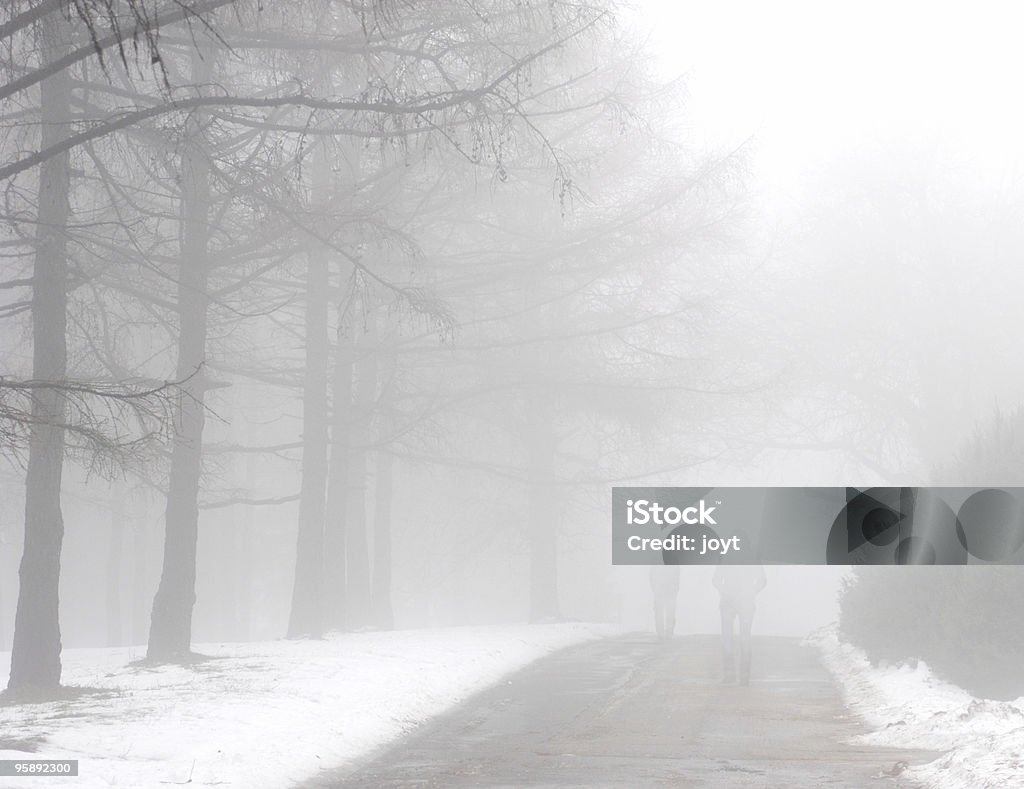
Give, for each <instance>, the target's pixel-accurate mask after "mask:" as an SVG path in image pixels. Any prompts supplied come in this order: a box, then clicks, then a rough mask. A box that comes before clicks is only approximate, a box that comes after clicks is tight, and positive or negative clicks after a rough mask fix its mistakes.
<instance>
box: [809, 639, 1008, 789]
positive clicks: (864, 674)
mask: <svg viewBox="0 0 1024 789" xmlns="http://www.w3.org/2000/svg"><path fill="white" fill-rule="evenodd" d="M810 641H811V642H812V643H813V644H814V645H815V646H817V647H818V648H819V649H821V651H822V655H823V658H824V662H825V665H826V666H827V667H828V668H829V670H830V671H832V673H833V674H834V675H835V676H836V678H837V679H838V681H839V683H840V686H841V688H842V690H843V695H844V697H845V700H846V703H847V705H848V706H849V707H850V708H851V709H852V710H853V711H854V712H856V713H857V714H859V715H860V716H861V717H862V718H863V719H864V720H865V721H866V722H867V723H868V724H869V725H870V726H871V727H872V729H874V731H873V732H872V733H870V734H867V735H864V736H863V737H862V738H861V739H862V740H863V742H865V743H869V744H875V745H885V746H893V747H902V748H922V749H926V750H935V751H943V752H944V755H942V756H940V757H939V758H937V759H936V760H935V761H933V762H930V763H929V764H925V765H922V766H920V767H914V768H911V769H910V770H908V771H907V772H906V773H905V775H906V776H908V777H910V778H911V779H912V780H915V781H917V782H918V783H920V784H921V785H922V786H924V787H927V788H928V789H953V788H955V789H967V788H968V787H969V788H970V789H988V788H989V787H991V788H992V789H995V787H999V788H1000V789H1003V788H1006V787H1024V697H1022V698H1020V699H1017V700H1016V701H988V700H982V699H976V698H974V697H973V696H971V695H970V694H969V693H967V692H966V691H965V690H963V689H961V688H959V687H956V686H954V685H950V684H948V683H946V682H943V681H941V680H939V679H937V678H936V677H935V676H933V675H932V673H931V671H930V670H929V669H928V667H927V666H926V665H925V664H924V663H923V662H919V663H917V666H916V667H912V666H908V665H900V666H888V667H882V668H876V667H872V666H871V664H870V663H869V662H868V660H867V658H866V657H865V655H864V653H863V652H861V651H860V650H859V649H856V648H855V647H852V646H850V645H849V644H846V643H844V642H841V641H840V640H839V639H838V637H837V635H836V632H835V629H834V628H830V629H827V630H823V631H819V632H818V633H816V634H815V635H814V636H813V637H812V638H811V639H810Z"/></svg>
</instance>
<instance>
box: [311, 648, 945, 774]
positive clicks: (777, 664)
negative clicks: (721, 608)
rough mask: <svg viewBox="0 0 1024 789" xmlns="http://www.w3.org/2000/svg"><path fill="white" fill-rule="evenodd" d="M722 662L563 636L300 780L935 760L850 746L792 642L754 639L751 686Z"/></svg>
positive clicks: (727, 770) (828, 766)
mask: <svg viewBox="0 0 1024 789" xmlns="http://www.w3.org/2000/svg"><path fill="white" fill-rule="evenodd" d="M720 670H721V665H720V655H719V645H718V641H717V639H716V638H713V637H711V636H687V637H680V638H676V639H673V640H671V641H666V642H659V641H656V640H655V639H654V638H653V637H650V636H645V635H642V634H636V635H630V636H625V637H622V638H615V639H609V640H605V641H599V642H593V643H589V644H584V645H581V646H576V647H571V648H569V649H566V650H563V651H561V652H558V653H556V654H554V655H551V656H549V657H547V658H544V659H542V660H540V661H538V662H536V663H534V664H532V665H531V666H529V667H527V668H525V669H524V670H522V671H520V672H518V673H516V674H513V675H511V676H509V677H508V678H507V679H506V680H505V681H504V682H503V683H502V684H499V685H497V686H495V687H493V688H490V689H488V690H486V691H483V692H482V693H479V694H477V695H476V696H474V697H472V698H470V699H469V700H467V701H466V702H465V703H463V704H461V705H460V706H458V707H457V708H455V709H453V710H452V711H450V712H449V713H446V714H445V715H443V716H441V717H439V718H437V719H435V720H434V721H431V722H430V723H427V724H425V725H423V726H422V727H420V728H418V729H417V730H416V731H414V732H413V733H411V734H410V735H409V736H408V737H406V738H405V739H403V740H402V741H400V742H398V743H395V744H393V745H392V746H391V747H389V748H387V749H385V750H383V751H381V752H379V753H377V754H374V755H373V756H372V757H371V758H369V759H368V760H365V761H363V762H362V763H359V764H356V765H352V766H350V767H348V768H345V769H342V770H336V771H325V772H323V773H322V774H321V775H320V776H318V778H317V779H316V780H315V781H314V782H312V783H311V784H310V785H309V786H310V787H316V788H317V789H322V788H323V787H331V789H343V788H345V789H347V788H349V787H374V789H377V788H378V787H380V788H384V787H403V788H404V787H569V786H577V787H588V788H589V787H611V786H615V787H630V788H632V787H647V786H651V787H669V786H671V787H723V788H725V787H728V788H729V789H733V788H741V787H754V786H756V787H785V788H786V789H800V788H802V787H856V789H863V788H864V787H879V789H888V788H889V787H895V786H904V787H909V786H912V785H913V784H911V783H910V782H909V781H907V780H906V779H905V778H904V779H901V778H900V773H901V772H902V770H903V767H904V766H905V763H910V764H915V763H919V762H923V761H927V760H929V759H931V758H934V757H935V754H928V753H924V752H913V751H898V750H893V749H884V748H874V747H867V746H863V745H858V744H851V743H850V739H851V738H852V737H854V736H855V735H856V734H858V733H859V732H862V731H864V729H863V727H862V726H861V725H860V724H859V723H858V721H857V720H856V719H855V718H853V717H852V716H851V715H849V714H848V713H847V711H846V710H845V709H844V708H843V705H842V702H841V700H840V697H839V693H838V691H837V689H836V687H835V684H834V683H833V681H832V679H831V677H830V676H829V675H828V673H827V672H826V671H825V669H824V668H823V667H822V666H821V665H820V664H819V662H818V660H817V657H816V654H815V652H814V650H813V649H810V648H807V647H803V646H801V645H800V643H799V641H798V640H795V639H785V638H757V639H755V641H754V670H753V678H752V681H751V685H750V687H746V688H744V687H737V686H723V685H722V684H721V682H720Z"/></svg>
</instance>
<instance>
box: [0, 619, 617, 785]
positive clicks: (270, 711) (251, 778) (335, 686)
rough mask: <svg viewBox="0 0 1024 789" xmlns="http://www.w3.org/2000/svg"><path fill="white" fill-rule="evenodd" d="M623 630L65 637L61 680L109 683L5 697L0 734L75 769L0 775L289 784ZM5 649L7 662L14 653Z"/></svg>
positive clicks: (6, 753) (108, 781)
mask: <svg viewBox="0 0 1024 789" xmlns="http://www.w3.org/2000/svg"><path fill="white" fill-rule="evenodd" d="M617 632H619V630H618V629H616V628H612V627H610V626H603V625H588V624H552V625H519V626H505V627H463V628H446V629H441V630H408V631H397V632H389V633H360V634H346V635H339V636H336V637H333V638H330V639H327V640H325V641H276V642H264V643H255V644H224V645H200V646H198V647H197V648H196V649H197V651H199V652H201V653H202V654H205V655H210V656H211V657H212V658H213V659H212V660H208V661H205V662H201V663H197V664H195V665H193V666H189V667H182V666H161V667H143V666H130V665H128V664H129V662H131V661H132V660H135V659H137V658H139V657H141V656H142V655H141V652H140V650H133V649H127V648H126V649H72V650H67V651H66V652H65V653H64V677H63V681H64V684H66V685H72V686H79V687H90V688H98V689H102V690H104V691H107V692H105V693H100V694H90V695H85V696H81V697H79V698H76V699H72V700H67V701H58V702H51V703H46V704H34V705H19V706H5V707H0V739H11V738H13V739H19V740H31V739H34V738H41V739H42V740H43V743H42V744H41V745H40V746H39V748H38V751H37V752H36V753H23V752H20V751H12V750H0V759H24V758H34V759H78V760H79V777H77V778H74V777H63V778H52V779H51V778H46V779H35V780H33V779H25V778H11V779H4V778H0V786H3V787H6V786H8V785H10V786H14V787H22V789H24V788H25V787H26V786H27V785H28V784H30V783H31V784H33V785H36V784H37V783H38V782H39V781H40V780H45V781H46V782H47V785H48V786H49V785H54V786H57V785H63V784H67V785H68V786H69V787H70V786H73V787H75V789H93V787H110V786H117V787H133V788H134V787H144V788H148V787H159V786H165V785H174V784H188V785H189V786H195V787H203V786H221V787H232V786H234V787H243V788H244V789H260V788H261V787H267V788H268V789H281V787H286V786H289V785H291V784H293V783H298V782H300V781H302V780H304V779H308V778H310V777H311V776H313V775H314V774H315V773H316V772H317V771H318V770H321V769H329V768H331V767H335V766H338V765H340V764H343V763H344V762H346V761H348V760H351V759H353V758H355V757H358V756H360V755H362V754H365V753H367V752H368V751H370V750H371V749H373V748H375V747H376V746H379V745H381V744H383V743H385V742H387V741H388V740H391V739H393V738H395V737H397V736H399V735H401V734H402V733H403V732H406V731H408V730H409V729H411V728H412V727H414V726H416V725H418V724H419V723H421V722H422V721H424V720H426V719H428V718H430V717H431V716H433V715H436V714H437V713H439V712H441V711H443V710H445V709H446V708H448V707H450V706H451V705H453V704H455V703H456V702H458V701H460V700H461V699H464V698H466V697H467V696H468V695H470V694H472V693H473V692H474V691H477V690H480V689H482V688H484V687H486V686H488V685H490V684H493V683H495V682H498V681H502V677H503V676H504V675H506V674H508V673H509V672H512V671H514V670H515V669H517V668H520V667H522V666H524V665H526V664H527V663H529V662H531V661H532V660H535V659H536V658H538V657H541V656H543V655H545V654H547V653H549V652H552V651H555V650H557V649H560V648H562V647H565V646H569V645H571V644H574V643H578V642H582V641H586V640H590V639H594V638H600V637H603V636H608V635H612V634H615V633H617ZM0 661H2V666H3V670H4V671H6V669H7V667H8V666H9V665H10V655H9V654H6V655H5V654H2V653H0ZM0 682H2V686H6V684H7V678H6V674H2V675H0ZM5 780H7V781H10V784H6V783H4V781H5Z"/></svg>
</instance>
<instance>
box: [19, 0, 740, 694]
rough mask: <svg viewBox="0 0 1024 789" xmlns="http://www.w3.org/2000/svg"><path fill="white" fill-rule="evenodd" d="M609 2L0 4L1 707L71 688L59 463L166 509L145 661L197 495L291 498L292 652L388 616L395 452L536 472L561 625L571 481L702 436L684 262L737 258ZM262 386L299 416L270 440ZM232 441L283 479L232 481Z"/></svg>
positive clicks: (547, 587) (545, 610)
mask: <svg viewBox="0 0 1024 789" xmlns="http://www.w3.org/2000/svg"><path fill="white" fill-rule="evenodd" d="M615 12H616V9H615V7H614V5H613V3H611V2H597V3H594V2H577V1H576V0H569V1H567V2H561V1H559V2H532V1H531V0H492V1H491V2H478V1H477V0H450V1H448V0H446V1H445V2H440V3H418V2H397V1H396V2H388V0H378V1H377V2H371V1H370V0H367V1H366V2H330V1H329V0H297V1H296V2H292V3H287V4H275V5H266V4H261V3H257V2H248V1H247V0H235V2H233V3H229V2H226V0H219V1H218V0H205V2H204V1H203V0H191V1H189V2H185V1H183V0H175V2H170V3H162V2H160V0H124V2H105V3H98V4H94V3H79V2H73V3H65V2H56V1H55V0H31V1H30V2H18V3H12V4H9V5H8V7H7V9H6V11H5V12H4V13H5V16H4V18H3V22H2V23H0V41H2V43H3V58H4V64H3V66H4V69H5V74H6V78H5V82H4V83H3V84H2V85H0V101H2V102H3V104H2V108H3V109H2V112H0V132H2V137H0V145H2V146H3V148H4V160H5V162H6V164H5V165H4V166H2V167H0V177H2V178H3V179H4V185H5V191H4V194H5V205H4V219H5V227H6V235H5V239H4V242H3V244H4V248H5V253H6V254H7V256H8V257H7V259H8V261H9V263H8V264H7V266H6V268H7V269H8V271H9V272H10V273H9V276H7V278H6V279H5V281H4V283H3V284H2V288H3V290H4V291H5V292H6V293H8V294H10V295H11V299H10V300H9V301H8V302H7V303H6V304H5V305H3V306H2V307H0V315H2V317H3V319H4V326H3V329H2V331H3V336H4V337H5V338H6V339H5V352H4V360H3V366H4V375H3V377H2V380H0V409H2V412H0V435H2V438H3V447H4V451H5V454H7V455H8V456H10V457H13V458H23V459H24V463H25V513H26V516H25V533H24V535H25V536H24V546H23V556H22V560H21V568H20V592H19V596H18V607H17V614H16V620H15V632H14V641H13V650H12V668H11V675H10V684H9V689H10V690H11V691H25V690H28V689H32V688H44V689H46V688H52V687H55V686H57V685H59V682H60V673H61V668H60V649H61V636H60V625H59V622H60V620H59V599H58V590H59V581H60V575H61V546H62V540H63V534H64V522H63V514H62V507H61V493H62V488H63V487H66V486H65V485H62V482H63V480H64V473H65V464H66V463H67V461H68V460H69V459H70V460H74V461H76V466H79V467H84V468H85V469H87V470H88V471H89V472H91V473H92V472H102V473H106V474H107V475H108V476H110V477H113V478H117V479H127V481H128V488H129V489H134V488H145V489H149V490H152V491H154V492H155V493H156V494H157V495H159V496H161V497H162V498H163V500H164V502H165V507H164V518H163V522H164V542H163V556H162V570H161V575H160V583H159V587H158V589H157V591H156V596H155V600H154V602H153V606H152V616H151V621H150V626H149V632H148V650H147V651H148V657H149V658H150V659H152V660H181V659H187V658H188V657H189V656H190V654H191V637H192V615H193V608H194V604H195V600H196V567H197V542H198V535H199V526H200V511H201V510H203V509H204V508H226V507H254V506H261V505H264V506H279V505H285V504H288V503H290V502H297V505H298V513H297V519H298V520H297V530H296V532H295V535H296V552H295V570H294V582H293V590H292V600H291V614H290V617H289V622H288V627H287V631H288V635H290V636H292V637H302V636H319V635H321V634H322V633H323V632H324V631H325V630H326V629H329V628H358V627H365V626H378V627H388V626H390V625H391V624H392V622H393V611H392V605H391V599H390V589H391V577H390V572H391V565H392V550H391V533H392V524H391V520H392V515H391V513H392V511H393V508H392V502H393V501H394V500H395V497H396V491H395V486H396V482H395V480H396V476H395V466H396V461H397V462H407V463H429V464H433V465H435V466H442V467H460V468H474V469H477V470H483V471H486V472H487V473H488V474H491V475H493V476H496V477H499V478H506V479H511V480H514V482H515V484H517V485H520V486H522V490H523V495H524V497H525V500H526V501H527V502H528V504H527V507H526V511H527V513H526V517H525V518H524V521H525V522H526V523H527V524H528V531H527V533H526V535H525V537H526V544H527V546H528V558H529V572H530V576H529V577H530V582H529V615H530V618H531V619H534V620H542V619H548V618H556V617H558V616H559V615H560V610H559V599H558V588H557V572H558V559H557V533H558V528H557V527H558V518H559V508H560V506H561V504H564V497H565V495H566V491H567V490H571V489H574V486H575V487H578V486H581V485H586V484H593V483H595V482H606V481H608V480H610V479H613V478H614V477H615V476H616V475H617V474H621V468H622V467H623V466H624V465H625V461H624V458H625V457H626V453H628V452H633V453H634V454H633V457H634V458H635V457H636V454H635V453H636V452H639V451H641V449H642V451H643V452H644V453H645V454H646V457H645V460H646V461H648V462H650V463H653V464H655V465H656V464H657V463H658V462H659V455H658V451H657V450H656V449H654V448H652V443H651V441H650V438H649V437H650V435H652V434H654V433H655V432H656V430H657V429H661V428H663V427H664V425H665V424H666V421H665V418H666V417H668V419H669V421H670V422H671V420H673V419H676V420H679V421H680V422H683V423H685V422H687V421H688V420H693V421H698V420H699V421H701V422H703V423H704V424H706V425H707V424H713V422H712V421H711V420H708V419H706V417H707V416H708V415H709V414H711V412H712V405H711V404H713V403H714V398H713V397H708V395H714V394H715V392H716V390H717V386H718V384H717V383H716V379H715V373H714V370H713V367H712V366H711V363H710V361H709V360H708V358H707V357H706V356H705V355H704V354H703V353H702V352H700V351H697V352H694V351H692V350H691V349H690V347H691V346H694V345H695V344H696V343H698V342H701V341H703V340H704V339H705V335H707V334H709V333H710V329H709V326H710V325H712V321H711V319H710V318H709V316H708V314H707V309H706V307H705V306H702V305H706V304H707V301H708V299H707V292H708V291H709V290H710V288H711V285H710V284H709V279H708V277H707V276H706V272H703V271H701V270H700V269H699V267H698V266H697V265H696V264H695V262H694V261H695V260H697V259H698V253H700V255H701V256H703V257H706V256H707V255H706V253H707V252H708V250H709V248H713V247H714V246H716V245H721V244H723V243H724V242H725V241H726V239H727V235H728V233H727V231H728V229H729V228H730V227H731V226H732V225H733V224H734V217H733V213H734V207H735V200H734V195H735V191H736V190H735V186H736V185H737V184H738V178H737V173H736V168H735V163H734V162H733V161H732V160H731V159H728V158H726V159H711V158H702V157H700V156H697V155H695V154H694V153H693V152H690V151H687V150H686V149H684V148H682V147H680V146H679V145H678V144H675V143H670V142H667V141H665V140H664V139H663V138H662V135H661V129H659V126H658V123H657V122H656V119H657V118H658V117H661V116H665V115H669V114H671V109H670V108H671V107H672V106H674V105H673V102H674V100H675V97H674V95H673V94H672V93H671V92H668V91H665V90H664V89H658V88H657V86H655V85H654V84H653V83H652V82H651V81H650V79H649V77H648V76H647V75H646V72H645V70H644V68H643V65H642V62H643V61H642V57H640V54H641V53H639V52H638V51H637V50H636V49H635V47H634V44H633V43H632V42H631V40H630V39H629V37H628V36H627V35H626V34H625V33H624V32H623V30H622V28H621V27H620V26H618V25H617V20H616V13H615ZM17 337H30V338H31V342H32V355H31V358H29V357H27V356H25V355H24V354H23V353H21V351H20V348H21V346H20V345H19V344H18V343H16V342H15V338H17ZM682 349H687V350H686V351H683V350H682ZM698 380H699V381H700V384H697V383H695V382H696V381H698ZM681 381H684V382H685V383H681ZM268 398H271V399H277V400H279V401H280V402H282V403H284V404H285V405H284V406H283V407H282V409H281V410H280V412H279V413H278V414H276V415H275V416H274V417H273V418H269V419H265V420H263V421H262V423H261V424H259V425H258V427H257V424H258V423H259V422H260V420H259V419H258V418H255V417H254V416H253V413H254V410H257V409H258V408H259V407H260V406H259V404H260V403H261V402H265V401H266V400H267V399H268ZM683 398H686V402H687V408H686V410H685V411H680V409H679V408H678V404H679V402H680V400H681V399H683ZM645 431H646V433H645ZM645 434H646V435H647V436H648V439H647V440H644V439H642V438H641V437H642V436H643V435H645ZM655 446H656V442H655ZM695 446H696V444H695ZM696 455H697V452H696V450H695V451H694V452H693V453H690V454H685V455H684V456H683V457H678V456H677V457H676V458H675V460H674V464H675V465H676V466H685V465H686V464H688V463H692V462H697V461H698V460H699V457H697V456H696ZM253 456H263V457H270V458H275V459H280V460H281V461H282V463H284V464H294V465H295V467H296V472H297V473H296V472H292V473H290V474H285V475H284V479H285V480H286V481H285V482H282V481H281V480H280V479H261V480H258V481H255V483H254V481H253V480H248V482H249V485H248V487H247V488H246V489H241V490H240V489H237V488H232V487H231V486H230V485H228V484H226V483H225V477H226V476H229V474H227V473H226V472H225V469H226V468H227V467H229V466H230V465H231V464H237V463H238V462H239V458H251V457H253ZM77 473H78V472H77V471H76V474H77ZM371 480H372V483H371ZM119 484H121V485H124V484H125V483H123V482H122V483H119ZM253 488H256V489H253ZM122 490H123V488H122ZM371 493H372V496H371ZM371 513H372V517H373V523H372V524H370V523H369V517H370V514H371ZM120 517H122V518H123V512H122V514H121V516H120ZM371 526H372V528H371Z"/></svg>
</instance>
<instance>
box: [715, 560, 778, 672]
mask: <svg viewBox="0 0 1024 789" xmlns="http://www.w3.org/2000/svg"><path fill="white" fill-rule="evenodd" d="M712 583H713V584H714V585H715V588H716V589H718V594H719V596H720V599H719V608H720V610H721V614H722V682H725V683H732V682H735V681H736V658H737V654H736V653H737V650H736V642H737V638H736V633H735V631H736V626H737V624H738V625H739V638H738V641H739V684H740V685H749V684H750V658H751V654H750V653H751V635H750V633H751V629H752V627H753V624H754V611H755V609H756V608H757V605H756V600H757V595H758V594H759V593H760V591H761V590H762V589H764V587H765V585H766V584H767V583H768V579H767V577H766V576H765V574H764V568H763V567H762V566H761V565H759V564H726V563H722V564H720V565H718V567H716V568H715V574H714V577H713V579H712Z"/></svg>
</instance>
